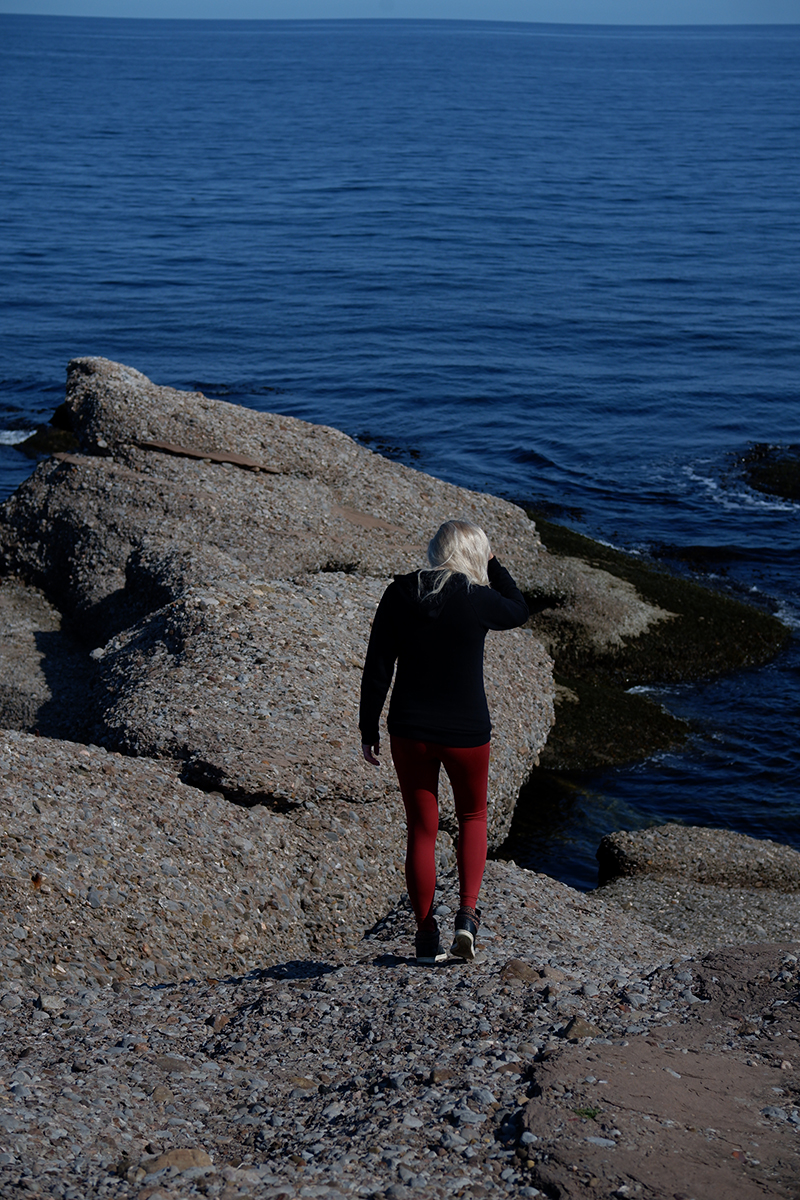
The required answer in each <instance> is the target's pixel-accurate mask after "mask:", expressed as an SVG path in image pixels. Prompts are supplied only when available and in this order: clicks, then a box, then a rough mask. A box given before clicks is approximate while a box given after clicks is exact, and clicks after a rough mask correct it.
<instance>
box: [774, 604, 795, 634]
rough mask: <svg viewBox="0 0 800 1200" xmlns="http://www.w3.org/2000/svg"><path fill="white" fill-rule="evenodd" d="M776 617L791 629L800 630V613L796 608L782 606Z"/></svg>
mask: <svg viewBox="0 0 800 1200" xmlns="http://www.w3.org/2000/svg"><path fill="white" fill-rule="evenodd" d="M775 616H776V617H777V618H778V620H779V621H783V623H784V625H788V626H789V628H790V629H800V613H798V611H797V609H796V608H790V607H789V605H787V604H781V605H779V607H778V609H777V610H776V612H775Z"/></svg>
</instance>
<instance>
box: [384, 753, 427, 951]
mask: <svg viewBox="0 0 800 1200" xmlns="http://www.w3.org/2000/svg"><path fill="white" fill-rule="evenodd" d="M389 744H390V746H391V749H392V759H393V760H394V767H395V770H396V771H397V779H398V782H399V784H400V791H401V792H402V795H403V804H404V805H405V810H406V826H407V829H408V840H407V842H406V886H407V888H408V897H409V899H410V901H411V907H412V908H413V909H414V916H415V917H416V918H417V927H418V928H419V929H435V928H436V922H435V920H434V917H433V896H434V892H435V891H436V835H437V833H438V832H439V803H438V793H439V758H438V757H437V756H436V755H434V754H431V753H430V751H429V749H428V746H427V743H425V742H416V741H413V740H412V739H411V738H399V737H391V738H390V739H389Z"/></svg>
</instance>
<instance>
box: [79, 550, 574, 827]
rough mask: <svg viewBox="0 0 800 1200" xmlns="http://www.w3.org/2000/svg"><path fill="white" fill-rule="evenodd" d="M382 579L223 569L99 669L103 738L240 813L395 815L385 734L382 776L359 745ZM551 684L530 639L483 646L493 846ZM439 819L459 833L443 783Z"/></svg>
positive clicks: (123, 642)
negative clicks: (257, 807)
mask: <svg viewBox="0 0 800 1200" xmlns="http://www.w3.org/2000/svg"><path fill="white" fill-rule="evenodd" d="M387 582H388V581H386V580H378V579H369V578H367V579H365V578H363V577H358V576H355V575H345V574H342V573H337V572H327V573H324V574H318V575H312V576H300V577H298V578H296V579H294V580H293V581H291V582H289V581H286V580H269V579H266V580H265V579H264V578H263V577H262V576H259V577H256V578H255V579H247V578H243V579H240V578H238V577H236V576H235V575H234V574H233V572H231V573H230V574H229V575H228V576H227V577H226V578H225V579H223V578H218V580H217V582H216V584H215V585H214V586H213V587H212V588H204V589H203V590H202V591H200V590H198V589H196V588H189V589H187V590H186V591H182V592H180V593H179V594H178V595H177V596H176V598H175V600H174V601H173V602H171V603H169V604H167V605H165V606H164V607H162V608H161V609H158V610H157V611H156V612H155V613H153V614H151V615H150V616H149V617H146V618H144V619H143V620H142V621H141V622H139V623H138V624H137V625H135V626H133V627H132V628H131V629H129V630H127V631H125V632H124V633H123V634H120V635H119V636H118V637H117V638H115V639H114V640H113V641H112V642H111V643H109V645H108V646H107V647H106V648H105V650H104V652H103V654H102V657H101V658H99V659H98V663H99V667H98V681H97V688H98V694H99V699H98V706H99V709H100V725H99V727H98V738H99V739H102V740H103V741H104V742H105V743H107V744H108V745H109V746H113V747H115V748H118V749H120V750H123V751H124V752H126V753H128V754H135V755H146V756H150V757H155V758H159V757H165V756H166V757H170V758H175V759H177V760H179V761H181V762H182V763H183V767H182V776H183V778H184V780H186V781H187V782H192V783H195V784H197V785H198V786H200V787H203V788H205V789H207V790H220V791H222V792H223V793H224V794H225V795H226V796H228V797H229V798H231V799H235V800H237V801H239V802H241V803H245V804H255V803H260V804H267V805H269V806H271V807H273V808H276V809H278V810H283V811H285V810H286V809H288V808H291V807H294V806H297V805H301V804H309V803H311V804H313V803H316V804H320V805H323V806H326V807H333V808H335V807H336V806H338V805H340V804H341V803H342V802H346V803H349V802H350V801H352V799H353V798H356V797H357V798H360V799H362V800H369V801H372V800H376V799H381V800H384V801H386V802H387V803H391V804H392V805H393V806H394V808H395V809H396V810H397V811H398V812H401V811H402V804H401V801H400V797H399V791H398V788H397V782H396V779H395V775H394V772H393V770H392V768H391V760H390V757H389V741H388V735H386V734H385V733H384V754H383V764H382V766H381V768H380V770H376V769H375V768H374V767H371V766H369V765H368V764H366V763H365V762H364V760H363V758H362V756H361V753H360V746H359V742H358V737H357V735H354V730H355V729H356V727H357V722H358V699H359V686H360V680H361V667H362V664H363V661H364V654H365V651H366V640H367V637H368V634H369V624H370V620H371V617H372V615H373V613H374V611H375V608H376V606H377V603H378V600H379V599H380V596H381V594H382V592H383V589H384V587H385V585H386V583H387ZM549 678H550V660H549V658H548V657H547V655H546V654H545V653H544V651H543V649H542V647H541V645H540V643H539V642H538V641H537V640H536V639H535V638H534V637H533V635H532V634H531V633H529V632H528V631H527V630H513V631H511V632H509V633H506V634H502V635H499V634H491V635H490V636H489V638H488V639H487V652H486V685H487V695H488V698H489V703H490V706H491V708H492V711H493V715H494V723H495V729H496V736H495V738H494V740H493V746H492V757H491V761H490V775H489V838H490V842H491V843H492V844H494V845H498V844H499V843H500V842H501V841H502V840H503V837H504V836H505V833H506V831H507V827H508V823H509V821H510V817H511V814H512V813H513V809H514V805H515V803H516V798H517V794H518V792H519V787H520V773H521V772H524V771H525V769H526V766H527V764H530V763H532V762H534V761H535V759H536V752H537V749H538V742H539V739H541V738H543V737H544V736H545V734H546V731H547V729H548V727H549V723H550V720H551V719H552V708H551V702H550V699H549V693H548V684H549ZM442 814H443V824H444V825H445V827H446V828H448V829H449V830H450V831H451V832H455V822H454V816H453V810H452V804H451V802H450V793H449V786H448V785H447V783H446V779H445V778H444V776H443V781H442Z"/></svg>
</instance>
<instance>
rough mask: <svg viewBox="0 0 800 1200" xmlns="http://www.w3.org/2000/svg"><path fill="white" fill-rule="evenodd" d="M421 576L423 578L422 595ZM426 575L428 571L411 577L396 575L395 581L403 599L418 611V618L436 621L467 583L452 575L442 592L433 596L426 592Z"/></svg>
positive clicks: (412, 573) (415, 572)
mask: <svg viewBox="0 0 800 1200" xmlns="http://www.w3.org/2000/svg"><path fill="white" fill-rule="evenodd" d="M420 575H422V577H423V579H422V594H421V595H420V584H419V579H420ZM426 575H427V572H426V571H412V572H411V574H410V575H395V577H394V581H395V584H396V585H397V588H398V591H399V592H400V594H401V596H402V597H403V599H404V600H405V601H406V603H407V604H409V605H410V606H411V607H412V608H414V609H416V610H417V614H418V616H420V617H425V618H427V619H428V620H429V621H435V620H436V619H437V617H439V616H440V615H441V613H442V610H443V609H444V606H445V605H446V604H447V601H448V600H449V599H450V598H451V596H453V595H454V594H455V593H456V592H458V591H460V590H462V589H463V588H465V587H466V586H467V581H466V579H465V578H464V576H463V575H451V576H450V578H449V579H448V580H447V583H445V585H444V587H443V588H441V590H440V591H438V592H436V593H435V594H431V593H430V592H425V582H426V580H425V576H426Z"/></svg>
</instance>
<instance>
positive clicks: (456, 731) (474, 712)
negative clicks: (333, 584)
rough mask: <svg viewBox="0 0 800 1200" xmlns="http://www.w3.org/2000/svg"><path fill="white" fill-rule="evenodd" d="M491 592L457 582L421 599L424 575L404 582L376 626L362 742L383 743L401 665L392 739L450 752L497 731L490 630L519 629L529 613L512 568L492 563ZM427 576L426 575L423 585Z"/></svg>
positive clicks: (365, 682)
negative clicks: (487, 645) (488, 666)
mask: <svg viewBox="0 0 800 1200" xmlns="http://www.w3.org/2000/svg"><path fill="white" fill-rule="evenodd" d="M488 572H489V582H490V584H491V587H479V586H476V585H472V586H470V585H469V584H468V583H467V579H466V577H465V576H464V575H451V576H450V578H449V579H448V581H447V583H446V584H445V585H444V587H443V588H442V589H441V591H440V592H438V593H436V594H435V595H430V594H429V595H424V594H423V596H422V598H420V595H419V574H420V573H419V572H416V571H415V572H414V573H413V574H411V575H398V576H397V577H396V578H395V580H394V583H390V584H389V586H388V588H387V589H386V591H385V592H384V594H383V597H382V599H381V602H380V604H379V605H378V609H377V612H376V613H375V620H374V621H373V623H372V633H371V634H370V639H369V647H368V649H367V658H366V662H365V664H364V674H363V677H362V680H361V713H360V719H359V726H360V728H361V740H362V742H364V743H366V744H369V745H370V746H374V745H375V743H376V742H377V741H378V722H379V720H380V715H381V710H382V708H383V705H384V701H385V700H386V693H387V692H388V691H389V685H390V684H391V682H392V672H393V671H394V665H395V662H396V663H397V677H396V678H395V681H394V688H393V689H392V699H391V702H390V704H389V716H388V718H387V725H388V728H389V733H391V734H395V735H396V736H397V737H406V738H413V739H415V740H417V741H426V742H437V743H439V744H441V745H445V746H482V745H483V744H484V743H485V742H488V740H489V737H490V735H491V732H492V723H491V720H490V719H489V707H488V705H487V703H486V693H485V692H484V688H483V644H484V641H485V639H486V631H487V630H488V629H513V628H515V626H517V625H522V624H523V623H524V622H525V621H526V620H527V619H528V606H527V604H526V603H525V599H524V597H523V595H522V593H521V592H520V591H519V589H518V587H517V585H516V584H515V583H514V580H513V579H512V578H511V576H510V575H509V573H508V571H507V570H506V569H505V567H502V566H501V565H500V563H499V562H498V561H497V559H496V558H490V559H489V567H488ZM425 577H426V572H422V578H423V586H424V583H425Z"/></svg>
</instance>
